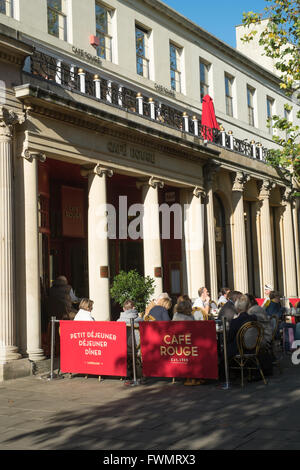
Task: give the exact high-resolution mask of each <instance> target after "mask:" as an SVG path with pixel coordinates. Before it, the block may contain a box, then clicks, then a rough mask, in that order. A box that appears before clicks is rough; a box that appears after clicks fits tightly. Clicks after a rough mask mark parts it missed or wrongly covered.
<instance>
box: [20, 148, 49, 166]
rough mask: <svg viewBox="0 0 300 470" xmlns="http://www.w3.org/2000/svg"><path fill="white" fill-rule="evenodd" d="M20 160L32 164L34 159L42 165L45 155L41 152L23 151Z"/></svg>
mask: <svg viewBox="0 0 300 470" xmlns="http://www.w3.org/2000/svg"><path fill="white" fill-rule="evenodd" d="M21 158H24V159H25V160H28V161H29V162H32V161H33V160H34V159H36V160H39V161H40V162H42V163H44V162H45V161H46V159H47V157H46V155H45V154H44V153H43V152H36V151H33V152H31V151H30V150H28V149H25V150H24V151H23V152H22V153H21Z"/></svg>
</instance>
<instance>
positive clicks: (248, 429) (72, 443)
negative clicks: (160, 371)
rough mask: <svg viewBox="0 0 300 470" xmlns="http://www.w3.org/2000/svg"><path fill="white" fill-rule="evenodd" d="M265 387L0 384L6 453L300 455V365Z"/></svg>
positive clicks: (155, 382)
mask: <svg viewBox="0 0 300 470" xmlns="http://www.w3.org/2000/svg"><path fill="white" fill-rule="evenodd" d="M285 362H286V366H285V367H284V370H283V374H282V375H280V374H279V372H278V371H277V370H275V372H274V376H273V377H271V378H270V379H269V383H268V385H267V386H265V385H264V384H263V383H262V382H256V383H249V384H246V385H245V388H244V389H241V388H240V386H239V383H236V384H235V385H234V386H232V388H231V389H230V390H227V391H225V390H221V389H219V388H218V387H217V384H216V383H215V382H213V383H209V384H206V385H201V386H197V387H185V386H183V385H182V383H176V384H174V385H172V384H171V380H169V379H148V380H147V382H146V384H145V385H140V386H137V387H126V386H125V385H124V382H122V381H120V380H118V379H105V380H104V381H103V382H98V379H97V378H96V377H89V378H88V379H85V378H84V377H82V376H75V377H74V378H72V379H70V378H67V377H65V378H64V379H61V380H56V379H54V380H52V381H49V380H46V379H44V378H40V377H37V376H32V377H28V378H22V379H17V380H12V381H8V382H3V383H1V384H0V450H72V449H78V450H138V449H143V450H151V449H155V450H160V449H161V450H179V449H181V450H201V449H207V450H209V449H224V450H225V449H276V450H278V449H286V450H288V449H300V365H299V366H293V365H292V364H291V358H290V357H286V358H285Z"/></svg>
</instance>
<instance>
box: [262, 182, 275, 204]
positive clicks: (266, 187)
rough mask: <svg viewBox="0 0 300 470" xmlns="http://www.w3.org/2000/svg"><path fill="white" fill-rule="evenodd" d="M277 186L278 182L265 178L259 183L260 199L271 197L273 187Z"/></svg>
mask: <svg viewBox="0 0 300 470" xmlns="http://www.w3.org/2000/svg"><path fill="white" fill-rule="evenodd" d="M275 187H276V184H275V183H274V182H273V181H271V180H268V179H266V180H263V181H260V182H259V183H258V188H259V200H264V199H269V197H270V194H271V191H272V189H274V188H275Z"/></svg>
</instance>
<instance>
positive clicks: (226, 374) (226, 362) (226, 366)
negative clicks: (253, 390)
mask: <svg viewBox="0 0 300 470" xmlns="http://www.w3.org/2000/svg"><path fill="white" fill-rule="evenodd" d="M222 324H223V345H224V364H225V377H226V382H225V384H224V385H223V386H222V389H223V390H229V389H230V382H229V368H228V356H227V330H226V318H225V317H223V318H222Z"/></svg>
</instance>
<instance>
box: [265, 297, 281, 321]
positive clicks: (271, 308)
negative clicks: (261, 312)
mask: <svg viewBox="0 0 300 470" xmlns="http://www.w3.org/2000/svg"><path fill="white" fill-rule="evenodd" d="M266 312H267V314H268V315H269V316H270V317H271V316H272V315H277V316H278V317H279V318H280V319H281V317H282V314H283V312H284V308H283V307H281V303H280V294H279V292H276V291H272V292H270V303H269V305H268V306H267V307H266Z"/></svg>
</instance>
